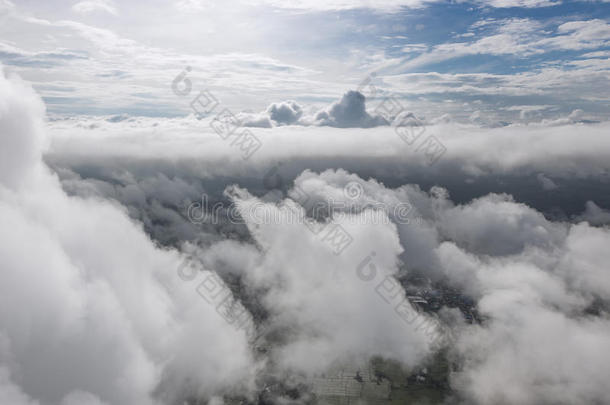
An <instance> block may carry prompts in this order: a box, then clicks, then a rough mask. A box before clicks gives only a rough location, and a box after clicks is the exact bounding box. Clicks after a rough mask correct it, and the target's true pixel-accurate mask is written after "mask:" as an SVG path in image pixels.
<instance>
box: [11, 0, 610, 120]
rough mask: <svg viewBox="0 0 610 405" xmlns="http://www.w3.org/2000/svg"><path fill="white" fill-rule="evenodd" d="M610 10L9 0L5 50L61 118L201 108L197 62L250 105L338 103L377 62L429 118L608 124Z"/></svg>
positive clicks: (529, 0) (540, 0) (533, 1)
mask: <svg viewBox="0 0 610 405" xmlns="http://www.w3.org/2000/svg"><path fill="white" fill-rule="evenodd" d="M609 21H610V2H607V1H606V2H602V1H570V2H567V1H550V0H491V1H483V0H479V1H470V2H468V1H459V2H448V1H433V0H431V1H426V0H405V1H402V0H388V1H366V0H357V1H346V0H329V1H317V0H292V1H283V2H280V1H276V0H234V1H230V2H213V1H203V0H173V1H170V0H154V1H150V2H146V3H144V2H136V1H131V0H126V1H121V2H119V1H112V0H85V1H80V2H79V1H75V0H72V1H68V0H57V1H41V0H21V1H19V2H16V1H15V2H10V1H8V0H0V61H1V62H2V63H3V65H4V67H5V70H7V71H9V72H16V73H18V74H20V75H21V76H22V77H23V78H25V79H26V80H28V81H30V82H32V83H33V85H34V87H35V88H36V89H37V91H39V92H40V93H41V95H42V96H43V98H44V100H45V101H46V103H47V108H48V111H49V112H50V113H51V114H61V115H74V114H93V115H100V114H102V115H112V114H121V113H126V114H131V115H153V116H176V115H185V114H188V113H189V108H188V102H187V101H185V100H183V99H180V98H177V97H176V95H174V94H173V93H172V92H171V90H170V84H171V81H172V80H173V78H174V77H175V76H176V75H177V74H179V73H180V72H181V71H182V70H183V69H184V68H185V66H191V67H192V72H191V73H190V78H191V79H192V82H193V86H194V87H195V88H196V89H203V88H205V89H209V90H210V91H212V92H213V94H214V95H216V97H217V98H219V99H220V100H222V102H223V103H224V104H225V105H227V106H230V107H231V108H233V109H236V110H249V111H260V110H262V109H264V108H265V107H266V106H267V105H268V104H270V103H272V102H277V101H282V100H296V101H297V102H299V103H301V104H303V105H316V106H319V105H324V104H327V103H329V102H330V101H332V100H335V99H337V98H339V97H340V96H341V94H343V93H344V92H345V91H347V90H349V89H354V88H356V87H357V86H358V84H359V83H361V82H362V81H363V80H364V79H366V78H367V77H368V75H369V74H371V73H372V72H374V74H375V75H376V76H375V78H374V80H373V81H372V84H373V85H374V86H375V89H376V95H377V96H378V97H382V96H385V95H388V94H393V95H395V96H396V97H398V98H400V99H401V100H402V101H403V102H404V104H405V105H406V106H407V107H408V108H409V109H411V110H413V111H415V112H416V113H418V114H421V115H424V116H426V117H431V118H433V117H439V116H442V115H443V114H449V115H451V116H452V117H454V118H455V119H457V120H470V121H480V122H482V123H485V124H489V125H494V124H495V123H501V122H514V121H540V120H545V119H546V120H549V119H558V118H561V117H565V116H567V115H569V114H572V113H573V112H574V111H575V110H582V111H577V115H578V116H580V117H584V118H586V119H590V120H605V119H607V116H608V108H609V107H610V101H609V99H608V94H609V90H610V86H609V85H608V83H609V81H608V78H609V77H608V76H609V69H610V62H609V61H610V24H609ZM369 95H370V94H369ZM374 101H375V100H369V108H371V106H372V105H373V102H374Z"/></svg>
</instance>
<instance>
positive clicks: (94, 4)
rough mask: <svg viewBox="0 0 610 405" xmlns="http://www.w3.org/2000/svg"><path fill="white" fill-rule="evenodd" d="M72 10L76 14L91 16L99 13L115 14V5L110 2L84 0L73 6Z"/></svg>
mask: <svg viewBox="0 0 610 405" xmlns="http://www.w3.org/2000/svg"><path fill="white" fill-rule="evenodd" d="M72 10H73V11H74V12H76V13H78V14H91V13H95V12H100V11H101V12H106V13H109V14H114V15H116V14H117V8H116V5H115V4H114V1H112V0H84V1H80V2H78V3H76V4H74V5H73V6H72Z"/></svg>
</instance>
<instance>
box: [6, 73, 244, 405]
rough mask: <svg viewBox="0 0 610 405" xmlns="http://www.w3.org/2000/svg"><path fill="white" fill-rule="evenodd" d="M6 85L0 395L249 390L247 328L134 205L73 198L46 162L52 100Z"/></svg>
mask: <svg viewBox="0 0 610 405" xmlns="http://www.w3.org/2000/svg"><path fill="white" fill-rule="evenodd" d="M0 88H2V92H0V94H1V96H0V106H1V108H0V129H1V130H0V150H2V151H3V153H5V154H6V157H3V158H2V163H3V167H2V176H1V177H0V218H1V221H2V223H3V224H4V225H5V227H4V228H3V229H4V230H5V231H4V232H3V233H2V235H1V238H2V243H1V244H0V245H1V248H0V250H1V256H2V263H3V265H2V268H3V271H2V273H1V274H0V279H1V282H0V290H1V294H0V296H1V297H2V298H0V301H1V302H2V305H0V308H1V309H0V343H1V344H0V364H1V368H0V370H1V371H2V373H1V384H0V389H1V393H0V397H2V398H8V402H7V403H9V402H10V403H32V404H34V403H38V402H37V401H40V403H42V404H51V403H62V404H73V403H88V404H89V403H90V404H103V403H112V404H133V403H141V404H149V403H150V404H152V403H156V402H157V401H158V398H162V399H163V400H164V401H168V402H172V401H174V400H179V399H180V398H185V396H187V397H188V396H191V395H199V396H203V397H205V396H209V395H212V394H213V393H215V392H222V390H223V389H224V388H226V387H227V386H231V387H232V389H235V387H236V385H235V384H237V386H242V387H243V389H244V390H247V389H248V384H249V381H251V380H249V379H250V378H251V376H252V374H251V373H252V371H253V370H254V369H255V366H254V361H253V359H252V355H251V353H250V349H249V345H248V342H247V337H246V335H245V332H244V331H243V330H239V329H236V328H235V327H234V326H232V325H230V324H228V323H227V322H226V321H225V319H223V318H222V317H221V316H220V315H219V313H217V312H216V311H215V309H214V308H213V307H212V306H210V305H208V304H207V303H206V302H204V301H203V300H202V298H201V297H200V296H199V295H198V294H197V293H196V291H195V286H196V284H193V283H185V282H184V281H182V280H181V279H180V278H179V277H177V275H176V269H177V268H178V265H179V264H180V262H181V260H182V259H181V256H180V254H179V253H178V252H176V251H173V250H165V249H160V248H158V247H157V246H156V245H155V243H153V242H152V241H151V240H150V239H149V237H148V236H147V235H146V234H145V233H144V232H143V231H142V229H141V227H140V226H138V225H136V224H134V223H133V222H132V221H131V220H130V219H129V217H128V216H127V214H126V212H125V211H124V209H120V208H118V207H117V206H116V205H115V204H111V203H108V202H104V201H101V200H100V199H99V198H79V197H68V196H67V195H66V194H65V193H64V192H63V191H62V190H61V188H60V183H59V182H58V180H57V178H56V177H55V176H54V175H52V174H51V173H50V172H49V171H48V169H47V168H46V166H44V165H43V163H42V161H41V158H40V157H41V155H42V146H43V145H44V138H45V134H44V129H43V121H42V119H43V115H42V114H43V109H42V103H41V102H40V100H39V99H38V98H37V96H36V95H35V94H34V92H33V91H32V89H31V88H29V87H28V86H26V85H25V84H24V83H22V82H21V81H20V80H18V79H16V78H11V79H10V80H9V79H6V78H5V77H4V76H2V77H0ZM32 249H35V250H36V252H35V254H32ZM201 342H205V344H203V345H202V344H201ZM3 402H4V401H3Z"/></svg>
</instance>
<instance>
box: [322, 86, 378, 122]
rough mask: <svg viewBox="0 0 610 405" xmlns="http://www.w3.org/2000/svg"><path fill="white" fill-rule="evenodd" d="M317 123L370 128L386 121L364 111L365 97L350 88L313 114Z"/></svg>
mask: <svg viewBox="0 0 610 405" xmlns="http://www.w3.org/2000/svg"><path fill="white" fill-rule="evenodd" d="M314 120H315V123H316V124H317V125H328V126H331V127H338V128H354V127H355V128H370V127H375V126H379V125H388V121H387V120H386V119H385V118H383V117H379V116H372V115H370V114H369V113H368V112H367V111H366V103H365V97H364V95H363V94H362V93H360V92H358V91H353V90H350V91H348V92H347V93H345V94H344V95H343V97H341V100H340V101H337V102H335V103H333V104H332V105H331V106H330V107H328V108H327V109H326V110H323V111H320V112H318V113H317V114H316V115H315V116H314Z"/></svg>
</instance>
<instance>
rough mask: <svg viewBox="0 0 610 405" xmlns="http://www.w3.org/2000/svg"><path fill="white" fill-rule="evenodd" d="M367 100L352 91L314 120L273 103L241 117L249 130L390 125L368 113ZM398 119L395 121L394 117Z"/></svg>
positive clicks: (293, 107)
mask: <svg viewBox="0 0 610 405" xmlns="http://www.w3.org/2000/svg"><path fill="white" fill-rule="evenodd" d="M365 99H366V98H365V96H364V95H363V94H362V93H360V92H358V91H354V90H350V91H348V92H347V93H345V94H344V95H343V97H341V100H339V101H336V102H334V103H332V104H331V105H330V106H328V107H327V108H324V109H322V110H320V111H318V112H316V113H314V114H313V115H312V116H304V115H303V108H302V107H301V106H300V105H299V104H297V103H296V102H294V101H285V102H281V103H273V104H271V105H270V106H269V107H267V110H266V111H265V112H262V113H260V114H252V113H240V114H239V115H238V118H239V119H240V121H241V124H242V125H243V126H246V127H261V128H270V127H272V126H280V125H304V126H309V125H317V126H330V127H337V128H371V127H376V126H380V125H389V122H388V121H387V120H386V119H385V118H383V117H381V116H376V115H371V114H369V113H368V112H367V111H366V101H365ZM392 118H394V117H392Z"/></svg>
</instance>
